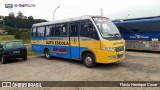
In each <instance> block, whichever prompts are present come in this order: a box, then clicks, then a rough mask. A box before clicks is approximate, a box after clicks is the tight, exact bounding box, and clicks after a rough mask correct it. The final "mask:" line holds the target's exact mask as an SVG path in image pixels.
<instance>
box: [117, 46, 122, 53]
mask: <svg viewBox="0 0 160 90" xmlns="http://www.w3.org/2000/svg"><path fill="white" fill-rule="evenodd" d="M123 50H124V46H121V47H116V52H120V51H123Z"/></svg>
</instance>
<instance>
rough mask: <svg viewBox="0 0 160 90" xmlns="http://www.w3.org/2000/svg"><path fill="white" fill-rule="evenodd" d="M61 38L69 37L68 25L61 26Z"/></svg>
mask: <svg viewBox="0 0 160 90" xmlns="http://www.w3.org/2000/svg"><path fill="white" fill-rule="evenodd" d="M61 37H67V24H62V25H61Z"/></svg>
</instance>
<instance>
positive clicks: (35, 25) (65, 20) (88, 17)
mask: <svg viewBox="0 0 160 90" xmlns="http://www.w3.org/2000/svg"><path fill="white" fill-rule="evenodd" d="M92 17H102V16H91V15H84V16H79V17H73V18H68V19H62V20H55V21H51V22H42V23H37V24H33V26H32V27H38V26H44V25H51V24H56V23H64V22H71V21H77V20H85V19H91V18H92Z"/></svg>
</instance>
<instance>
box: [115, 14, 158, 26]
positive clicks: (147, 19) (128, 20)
mask: <svg viewBox="0 0 160 90" xmlns="http://www.w3.org/2000/svg"><path fill="white" fill-rule="evenodd" d="M147 21H160V17H158V16H156V17H144V18H134V19H122V20H114V21H113V22H114V23H117V24H118V23H132V22H147Z"/></svg>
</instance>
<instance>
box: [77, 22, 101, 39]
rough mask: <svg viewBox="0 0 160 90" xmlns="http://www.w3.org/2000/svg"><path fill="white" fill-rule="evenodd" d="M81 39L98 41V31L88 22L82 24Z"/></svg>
mask: <svg viewBox="0 0 160 90" xmlns="http://www.w3.org/2000/svg"><path fill="white" fill-rule="evenodd" d="M80 36H81V37H88V38H92V39H96V40H98V39H99V38H98V34H97V31H96V29H95V28H94V26H93V24H92V22H90V21H86V22H82V23H81V30H80Z"/></svg>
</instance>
